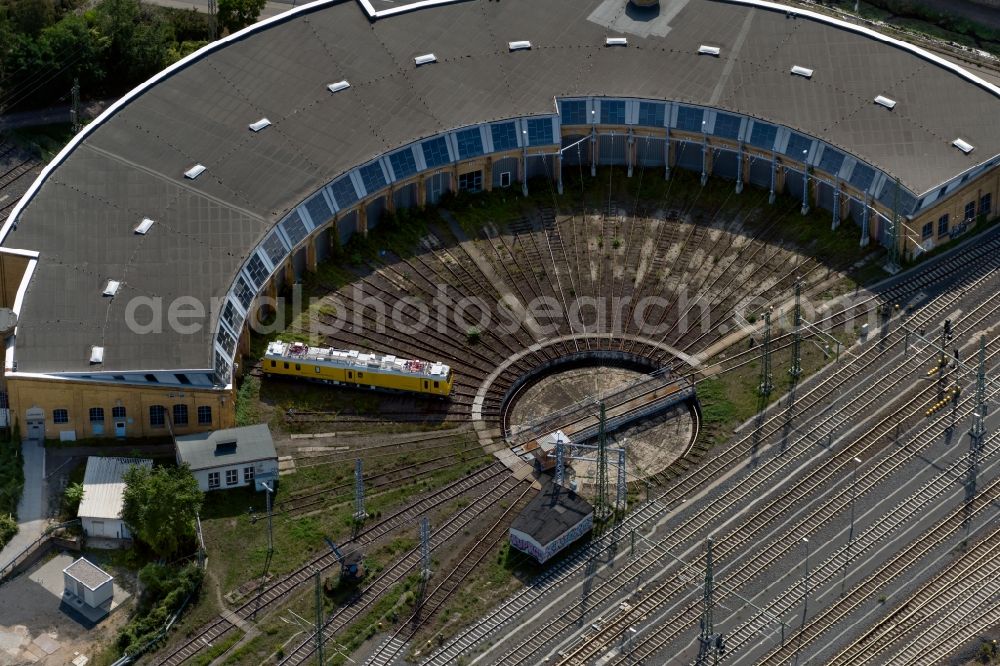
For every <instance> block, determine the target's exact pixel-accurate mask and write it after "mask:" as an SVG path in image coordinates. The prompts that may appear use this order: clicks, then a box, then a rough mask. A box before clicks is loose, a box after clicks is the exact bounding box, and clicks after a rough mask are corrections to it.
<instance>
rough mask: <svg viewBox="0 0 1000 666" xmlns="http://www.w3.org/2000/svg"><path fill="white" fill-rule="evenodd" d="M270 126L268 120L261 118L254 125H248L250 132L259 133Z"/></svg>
mask: <svg viewBox="0 0 1000 666" xmlns="http://www.w3.org/2000/svg"><path fill="white" fill-rule="evenodd" d="M270 124H271V121H270V120H268V119H267V118H261V119H260V120H258V121H257V122H255V123H250V130H251V131H252V132H259V131H261V130H262V129H264V128H265V127H267V126H269V125H270Z"/></svg>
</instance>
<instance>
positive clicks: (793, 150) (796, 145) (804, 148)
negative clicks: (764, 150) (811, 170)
mask: <svg viewBox="0 0 1000 666" xmlns="http://www.w3.org/2000/svg"><path fill="white" fill-rule="evenodd" d="M811 145H812V139H810V138H809V137H807V136H802V135H801V134H796V133H795V132H792V135H791V136H790V137H788V146H787V147H786V148H785V154H786V155H788V156H789V157H791V158H794V159H796V160H799V161H805V159H806V156H807V155H808V154H809V147H810V146H811Z"/></svg>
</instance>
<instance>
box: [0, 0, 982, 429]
mask: <svg viewBox="0 0 1000 666" xmlns="http://www.w3.org/2000/svg"><path fill="white" fill-rule="evenodd" d="M998 94H1000V90H998V89H997V88H996V87H994V86H992V85H991V84H989V83H987V82H985V81H983V80H981V79H979V78H977V77H976V76H974V75H973V74H971V73H969V72H967V71H965V70H963V69H962V68H960V67H958V66H956V65H954V64H952V63H951V62H948V61H945V60H942V59H941V58H939V57H937V56H934V55H932V54H930V53H927V52H924V51H921V50H919V49H917V48H915V47H913V46H911V45H907V44H902V43H898V42H896V41H894V40H892V39H890V38H888V37H885V36H884V35H880V34H878V33H875V32H872V31H869V30H866V29H863V28H858V27H856V26H852V25H848V24H842V23H839V22H837V21H834V20H831V19H828V18H826V17H822V16H818V15H812V14H810V13H808V12H793V11H791V10H789V9H787V8H785V7H782V6H780V5H776V4H774V3H768V2H763V1H760V0H731V1H717V0H676V1H674V2H671V3H660V7H659V8H658V9H656V8H654V9H653V10H648V9H646V10H643V11H642V12H639V13H637V12H635V11H632V10H631V9H630V8H629V6H628V4H627V0H547V1H546V2H537V1H536V0H504V1H503V2H492V1H490V0H467V1H452V0H424V1H422V2H410V3H406V2H404V3H402V4H399V5H397V6H394V7H393V8H391V9H387V10H383V11H376V10H375V9H374V8H373V7H372V5H371V3H370V2H369V1H368V0H340V1H337V0H332V1H323V2H316V3H313V4H311V5H307V6H304V7H301V8H298V9H295V10H292V11H290V12H288V13H286V14H284V15H282V16H279V17H275V18H274V19H270V20H267V21H264V22H262V23H260V24H257V25H255V26H252V27H250V28H247V29H246V30H243V31H241V32H240V33H237V34H235V35H233V36H230V37H228V38H226V39H224V40H222V41H220V42H217V43H215V44H212V45H209V46H208V47H206V48H204V49H202V50H201V51H199V52H198V53H196V54H193V55H192V56H190V57H188V58H186V59H184V60H183V61H181V62H179V63H177V64H176V65H174V66H172V67H171V68H169V69H168V70H166V71H164V72H163V73H161V74H160V75H158V76H157V77H155V78H154V79H152V80H150V81H149V82H147V83H146V84H144V85H142V86H140V87H139V88H137V89H136V90H134V91H132V93H130V94H129V95H127V96H126V97H125V98H123V99H122V100H120V101H119V102H117V103H116V104H115V105H113V106H112V107H111V108H110V109H108V110H107V111H106V112H105V113H104V114H103V115H102V116H101V117H100V118H98V119H97V120H96V121H95V122H93V123H92V124H91V125H90V126H88V127H87V128H86V129H85V130H84V131H83V132H82V133H81V134H80V135H78V136H77V137H76V138H75V139H74V140H73V141H72V142H71V144H70V145H69V146H67V147H66V149H65V150H63V151H62V152H61V153H60V154H59V156H58V157H57V158H56V160H54V161H53V163H52V164H50V165H49V167H47V168H46V169H45V171H44V172H43V173H42V175H41V176H40V177H39V179H38V181H37V182H36V183H35V184H34V185H33V186H32V188H31V189H30V191H29V192H28V194H27V195H26V196H25V197H24V199H23V200H22V201H21V202H19V204H18V205H17V206H16V207H15V209H14V210H13V212H12V213H11V215H10V217H9V219H8V220H7V223H6V225H5V226H4V228H3V230H2V248H0V257H2V261H3V272H4V275H5V278H6V280H5V282H4V284H5V289H4V294H3V297H4V303H3V304H2V305H3V306H5V307H10V308H12V309H13V310H14V311H15V313H16V315H17V317H18V323H17V328H16V329H15V332H14V335H12V336H10V337H8V339H7V340H8V343H7V353H6V362H5V373H4V374H5V377H4V383H5V385H4V387H3V390H4V391H5V392H6V393H7V396H8V402H9V405H10V416H9V418H10V419H11V420H12V421H14V422H16V423H18V424H20V426H21V427H22V430H23V431H25V432H26V434H33V435H36V436H48V437H54V436H75V437H82V436H91V435H95V436H102V435H103V436H111V435H118V436H125V435H128V436H133V435H136V436H140V435H148V434H155V433H158V432H164V431H165V429H167V428H172V429H173V430H174V431H176V432H186V431H192V430H199V429H206V428H218V427H225V426H229V425H231V424H232V422H233V418H234V417H233V395H232V378H233V370H234V367H235V366H236V365H237V363H238V358H239V356H240V354H241V352H242V351H245V350H246V349H247V342H248V334H247V330H246V328H247V327H246V325H245V323H246V321H247V318H248V316H249V315H250V314H251V313H252V312H253V311H254V309H255V308H256V307H258V305H259V302H260V298H261V295H267V294H274V293H275V292H276V291H277V290H278V289H279V288H281V286H282V285H283V284H284V283H287V282H288V281H289V280H293V279H296V277H297V276H299V275H300V274H302V273H303V272H304V271H308V270H311V269H313V268H314V267H315V266H316V264H317V262H319V261H322V260H323V259H324V258H326V257H327V256H328V254H329V248H330V247H331V242H332V241H335V240H338V239H339V240H345V239H346V238H347V237H349V236H350V235H351V234H353V233H365V232H366V231H367V230H368V229H369V228H370V226H372V225H374V224H375V222H376V221H377V220H378V219H379V217H380V215H381V214H382V212H383V211H386V210H392V209H395V208H402V207H407V206H415V205H423V204H426V203H433V202H435V201H436V200H437V199H438V198H439V197H440V196H441V195H442V193H444V192H446V191H451V190H464V189H468V190H477V189H492V188H496V187H508V186H511V185H513V184H515V183H519V184H520V185H519V186H520V187H522V188H526V185H525V183H527V182H528V180H529V179H530V178H531V177H537V176H546V177H548V178H551V179H552V181H553V187H561V185H562V180H561V179H562V169H563V166H565V165H572V166H573V169H574V172H576V171H577V170H578V169H580V170H586V169H593V168H596V166H597V165H606V164H611V165H621V167H622V168H623V169H627V170H628V171H629V173H631V172H632V170H633V169H634V168H637V167H641V168H644V169H653V170H660V171H661V173H662V174H663V175H664V176H665V177H669V175H670V171H671V169H673V168H686V169H693V170H695V171H698V172H701V173H702V174H703V176H704V177H706V178H707V177H708V176H710V175H714V176H721V177H724V178H730V179H733V180H734V181H735V183H736V188H737V191H739V190H741V189H742V188H743V186H744V184H749V185H753V186H756V187H760V188H764V189H765V190H767V191H770V192H772V193H777V192H786V193H789V194H791V195H792V196H795V197H799V198H801V200H802V206H803V208H804V209H808V208H809V207H814V206H819V207H822V208H825V209H827V210H829V211H830V214H831V223H832V224H834V225H836V224H838V223H839V222H840V221H841V220H842V219H844V218H846V217H847V216H848V215H850V216H852V217H853V219H854V220H856V221H857V222H858V223H859V225H860V226H861V228H862V233H861V235H860V238H859V242H860V243H862V244H865V243H868V242H869V241H874V242H880V243H883V244H888V243H893V242H895V243H897V244H898V247H899V248H900V250H901V251H902V252H904V253H908V254H912V253H914V252H916V251H918V247H919V249H920V250H926V249H929V248H930V247H931V246H932V245H933V244H934V243H936V242H940V241H941V240H942V239H944V238H948V237H950V236H953V235H955V234H957V233H961V232H962V231H963V230H965V229H966V228H968V226H969V225H972V224H974V223H975V222H976V221H977V220H980V219H982V218H983V217H984V216H991V215H992V214H993V201H994V199H995V197H996V196H997V194H998V191H997V190H998V170H997V168H996V167H997V164H998V162H1000V158H998V157H997V155H998V154H1000V125H998V124H997V123H996V122H995V120H994V119H995V114H996V110H997V108H998V105H997V96H998ZM896 219H898V220H899V224H896V225H894V224H893V220H896ZM63 433H65V434H63Z"/></svg>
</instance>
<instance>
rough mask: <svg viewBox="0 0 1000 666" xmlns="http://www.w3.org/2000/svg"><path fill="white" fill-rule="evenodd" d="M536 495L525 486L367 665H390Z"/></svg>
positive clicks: (377, 650) (382, 644) (490, 551)
mask: <svg viewBox="0 0 1000 666" xmlns="http://www.w3.org/2000/svg"><path fill="white" fill-rule="evenodd" d="M535 494H536V491H534V490H533V489H532V488H531V487H530V486H528V487H526V488H524V490H523V491H522V492H521V494H520V495H519V496H518V497H517V498H516V499H514V500H513V501H512V502H511V504H510V506H509V507H507V508H506V509H505V510H504V511H503V513H502V514H501V515H500V517H499V518H498V519H497V520H496V521H495V522H494V523H493V524H492V525H490V527H489V528H488V529H487V530H486V532H485V533H484V534H483V535H482V536H481V537H479V539H477V540H476V542H475V543H474V544H473V545H472V547H471V548H468V549H466V551H465V552H464V553H463V554H462V556H461V558H459V561H458V562H457V563H456V564H455V565H454V566H453V567H452V568H451V570H450V571H449V572H448V574H447V575H446V576H445V577H444V578H443V579H441V580H440V582H438V583H437V585H436V586H435V587H434V588H433V589H432V590H431V591H430V593H429V594H427V596H426V597H425V598H424V599H422V600H421V601H420V602H419V604H418V606H417V609H416V610H415V611H414V612H413V614H412V615H411V616H410V617H409V618H408V619H407V620H406V621H405V622H404V623H403V624H401V625H400V626H399V628H397V629H396V630H395V631H394V632H392V633H391V634H390V635H389V637H388V638H387V639H385V640H384V641H383V642H382V643H381V644H380V645H379V646H378V647H377V648H376V649H375V652H373V653H372V654H371V655H370V656H369V658H368V659H367V660H366V661H365V666H390V665H391V664H392V663H393V662H394V661H395V660H396V659H397V658H398V657H399V656H400V655H401V653H402V652H403V650H405V649H406V647H407V646H408V645H409V641H410V640H412V639H413V637H414V636H415V635H416V634H417V632H418V631H420V629H421V628H423V627H424V626H426V625H427V624H429V623H430V621H431V620H432V619H433V618H434V617H436V616H437V614H438V613H439V612H440V611H441V610H442V608H443V607H444V605H445V604H446V603H447V602H448V601H449V600H450V599H451V598H452V597H453V595H454V594H455V592H457V591H458V589H459V586H460V585H461V584H462V583H463V582H464V581H465V579H466V578H468V576H469V574H471V573H472V571H473V570H475V568H476V567H477V566H479V564H480V563H481V562H482V561H483V559H484V558H486V557H487V556H488V555H490V554H491V553H492V552H493V550H494V549H495V548H496V547H497V545H499V544H500V542H501V541H504V540H505V539H506V538H507V529H508V528H509V527H510V524H511V522H513V520H514V518H515V517H516V515H517V514H518V513H519V512H520V511H521V509H523V508H524V507H525V505H526V504H527V503H528V501H530V500H531V498H532V497H534V495H535Z"/></svg>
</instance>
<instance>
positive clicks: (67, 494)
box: [63, 483, 83, 517]
mask: <svg viewBox="0 0 1000 666" xmlns="http://www.w3.org/2000/svg"><path fill="white" fill-rule="evenodd" d="M82 501H83V484H82V483H71V484H69V485H68V486H66V490H64V491H63V506H64V507H66V514H67V515H68V516H70V517H72V516H75V515H76V512H77V510H79V508H80V502H82Z"/></svg>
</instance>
